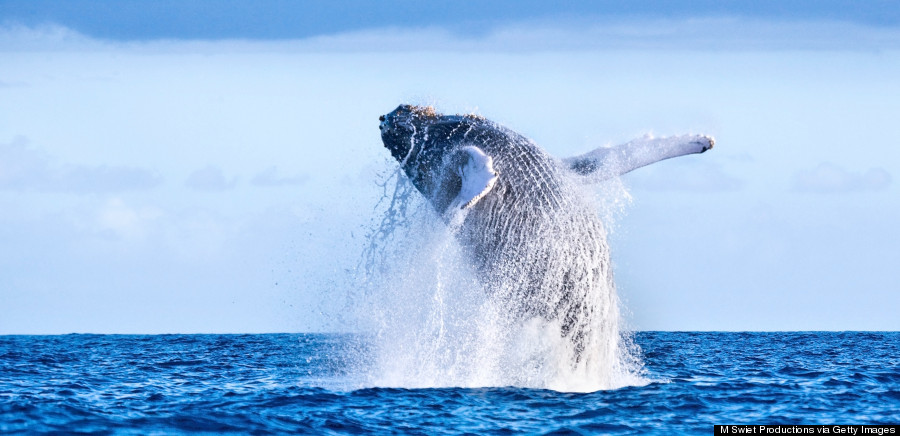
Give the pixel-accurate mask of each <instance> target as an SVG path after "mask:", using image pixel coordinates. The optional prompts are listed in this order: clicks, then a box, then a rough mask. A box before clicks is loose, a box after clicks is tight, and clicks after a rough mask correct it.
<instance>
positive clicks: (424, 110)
mask: <svg viewBox="0 0 900 436" xmlns="http://www.w3.org/2000/svg"><path fill="white" fill-rule="evenodd" d="M438 116H439V115H438V113H437V112H435V110H434V108H433V107H431V106H413V105H408V104H402V105H400V106H398V107H397V109H394V110H393V111H392V112H390V113H388V114H387V115H382V116H380V117H378V120H379V121H381V124H379V125H378V128H379V129H380V130H381V140H382V142H384V146H385V148H387V149H388V150H390V152H391V156H393V157H394V159H397V161H398V162H400V164H401V165H405V164H406V162H407V161H409V158H410V156H411V155H412V154H413V153H414V152H418V151H417V150H414V148H415V144H416V140H417V135H418V136H421V135H422V134H424V132H425V131H426V130H427V126H428V125H429V124H431V123H433V122H435V121H436V120H437V119H438Z"/></svg>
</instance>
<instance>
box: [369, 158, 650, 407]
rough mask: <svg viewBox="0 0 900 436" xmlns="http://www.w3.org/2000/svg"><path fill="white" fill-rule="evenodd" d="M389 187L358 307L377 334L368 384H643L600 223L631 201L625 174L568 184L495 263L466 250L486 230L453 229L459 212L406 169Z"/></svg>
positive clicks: (570, 387)
mask: <svg viewBox="0 0 900 436" xmlns="http://www.w3.org/2000/svg"><path fill="white" fill-rule="evenodd" d="M382 186H383V187H384V195H383V197H382V199H381V201H380V202H379V206H378V207H377V209H378V210H379V211H380V213H381V215H380V219H378V221H376V222H375V223H374V224H373V225H372V229H371V231H370V235H369V238H368V247H367V249H366V250H365V251H364V254H363V260H362V264H363V265H362V266H363V267H362V268H360V271H362V273H363V274H362V275H363V277H361V279H362V282H363V283H362V287H363V288H364V289H365V293H364V294H365V295H364V296H363V297H361V298H360V299H359V300H358V301H357V304H355V315H354V316H356V317H357V321H358V322H359V323H360V326H361V327H362V328H363V329H365V330H366V331H368V332H370V333H371V340H372V343H371V344H370V347H371V349H372V352H371V354H370V355H369V356H370V357H369V358H370V359H371V361H369V362H366V363H365V364H364V365H363V366H364V367H365V368H366V369H365V372H366V378H367V384H370V385H372V386H391V387H407V388H413V387H415V388H420V387H482V386H519V387H529V388H541V389H553V390H559V391H595V390H600V389H611V388H616V387H620V386H625V385H635V384H644V383H646V381H644V379H643V378H642V377H641V376H640V374H641V365H640V362H639V359H638V358H637V350H636V347H635V346H634V345H633V344H632V342H631V341H630V337H629V335H628V334H627V333H625V332H623V331H621V329H620V324H621V322H620V315H619V312H620V308H619V300H618V298H617V296H616V292H615V287H614V285H613V282H612V276H611V272H610V271H609V258H608V248H607V245H606V233H605V229H604V227H603V225H602V224H601V220H600V218H601V217H602V218H603V219H604V221H606V222H607V225H608V224H609V222H610V221H611V220H612V218H613V217H614V216H615V215H616V213H618V212H619V211H621V209H622V207H623V204H625V203H627V202H628V199H629V197H628V194H627V192H626V191H625V190H624V188H623V187H622V185H621V184H620V183H619V182H617V181H612V182H609V183H607V184H606V185H601V186H594V187H593V188H591V189H592V191H590V192H587V190H586V189H585V188H583V187H581V186H579V185H578V184H576V183H570V181H568V180H566V181H565V183H564V186H563V189H564V192H563V195H561V196H560V201H563V202H565V204H561V205H560V207H556V208H553V209H552V210H551V211H549V212H552V213H544V214H541V215H538V216H539V218H538V219H532V220H530V221H529V222H527V223H525V222H523V223H508V224H511V225H527V226H530V228H529V229H528V231H529V232H531V233H530V237H529V238H527V239H523V240H521V241H507V243H508V244H507V246H508V247H509V248H508V250H507V252H508V255H507V256H500V257H497V258H494V259H487V260H486V261H487V262H497V263H498V264H493V265H491V267H490V268H489V269H488V270H485V267H484V265H483V264H482V265H480V264H478V263H477V262H473V261H472V256H471V253H470V252H469V250H467V246H466V241H467V240H470V238H478V237H489V235H479V234H473V231H474V232H477V231H478V229H479V228H480V227H479V226H471V225H466V226H463V227H460V226H459V225H447V224H446V223H447V221H449V222H451V223H461V222H462V221H463V218H464V217H457V219H452V218H451V219H449V220H447V219H442V218H441V217H439V216H438V215H437V214H436V213H435V212H434V208H433V207H432V206H431V205H430V204H429V203H428V202H427V201H426V200H425V199H424V197H423V196H422V195H421V194H420V193H419V192H418V191H416V189H415V188H414V187H413V186H412V184H411V183H410V182H409V181H408V179H407V177H406V176H405V174H403V173H402V172H401V171H395V172H392V173H390V174H389V175H388V176H387V177H386V180H385V181H384V183H383V185H382ZM500 189H503V188H502V187H501V188H500ZM509 212H510V211H508V210H503V208H502V207H501V208H499V209H497V210H495V211H492V212H491V213H489V214H487V215H486V216H485V219H488V220H497V219H503V218H504V216H515V214H510V213H509ZM473 229H475V230H473ZM573 232H577V235H573V234H572V233H573ZM579 235H580V236H579ZM573 237H575V238H577V239H575V240H573ZM573 265H575V266H576V267H575V268H573ZM572 271H582V272H583V274H580V276H578V277H573V275H577V274H573V273H572ZM525 289H529V290H531V293H530V294H528V295H526V294H527V293H526V292H523V290H525Z"/></svg>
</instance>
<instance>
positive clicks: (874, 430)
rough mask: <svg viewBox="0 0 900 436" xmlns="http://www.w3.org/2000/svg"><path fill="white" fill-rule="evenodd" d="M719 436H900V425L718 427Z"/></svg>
mask: <svg viewBox="0 0 900 436" xmlns="http://www.w3.org/2000/svg"><path fill="white" fill-rule="evenodd" d="M714 427H715V434H716V436H719V435H723V436H725V435H727V436H733V435H742V434H756V435H800V434H811V435H822V434H827V435H850V436H862V435H877V436H882V435H900V425H897V424H893V425H716V426H714Z"/></svg>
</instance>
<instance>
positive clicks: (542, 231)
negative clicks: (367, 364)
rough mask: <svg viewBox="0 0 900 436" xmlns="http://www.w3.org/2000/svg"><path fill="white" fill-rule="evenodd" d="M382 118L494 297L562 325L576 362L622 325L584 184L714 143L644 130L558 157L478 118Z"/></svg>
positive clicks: (386, 136) (424, 113)
mask: <svg viewBox="0 0 900 436" xmlns="http://www.w3.org/2000/svg"><path fill="white" fill-rule="evenodd" d="M379 121H380V124H379V129H380V130H381V138H382V141H383V143H384V146H385V147H386V148H387V149H388V150H389V151H390V153H391V155H392V156H393V158H394V159H396V160H397V162H398V163H399V165H400V167H401V168H402V170H403V171H404V172H405V173H406V175H407V176H408V178H409V180H410V181H411V182H412V184H413V186H414V187H415V188H416V189H417V190H418V191H419V192H421V194H422V195H424V196H425V198H426V199H427V200H428V202H429V203H431V205H432V206H433V207H434V209H435V210H436V211H437V213H438V214H439V215H440V216H441V217H442V218H443V219H444V221H445V222H446V223H447V224H448V225H450V226H451V228H452V230H453V232H454V234H455V237H456V238H457V240H458V241H459V242H460V245H461V247H462V249H463V250H464V253H465V254H467V258H468V259H469V260H470V262H471V266H472V267H473V269H474V270H475V271H476V273H477V275H478V277H479V278H480V281H481V282H482V285H483V286H484V287H485V288H486V289H487V291H488V292H489V293H490V295H491V296H492V298H495V299H496V301H499V302H500V303H501V304H502V307H503V308H504V310H505V311H506V312H507V313H508V314H509V316H511V317H513V318H522V319H524V318H539V319H543V320H545V321H548V322H556V323H558V325H559V329H560V334H561V335H562V336H563V337H565V338H567V339H569V340H570V342H571V344H572V345H573V350H574V355H575V357H576V360H577V359H578V358H579V356H581V355H582V353H583V351H584V350H585V349H586V348H587V347H592V346H595V347H602V346H603V345H602V344H594V343H592V339H591V338H592V337H594V336H597V337H599V336H610V335H609V334H608V333H613V334H617V331H618V330H617V325H616V320H615V319H614V318H615V314H616V313H617V312H616V311H617V310H618V309H617V297H616V292H615V285H614V283H613V276H612V270H611V267H610V258H609V246H608V244H607V241H606V230H605V228H604V226H603V223H602V222H601V220H600V217H599V216H598V213H597V211H596V210H594V208H593V207H592V205H591V204H590V203H589V202H587V201H585V199H584V198H583V196H582V195H580V194H579V190H578V189H577V185H578V184H580V183H582V182H587V183H592V182H598V181H602V180H605V179H609V178H613V177H616V176H619V175H621V174H624V173H627V172H629V171H631V170H633V169H636V168H639V167H642V166H644V165H648V164H651V163H653V162H657V161H660V160H663V159H668V158H672V157H676V156H682V155H686V154H692V153H703V152H705V151H707V150H709V149H710V148H712V146H713V144H714V141H713V139H712V138H711V137H708V136H703V135H685V136H677V137H669V138H651V137H645V138H640V139H636V140H634V141H631V142H628V143H626V144H622V145H620V146H616V147H603V148H599V149H597V150H594V151H591V152H589V153H586V154H584V155H581V156H575V157H571V158H566V159H556V158H554V157H552V156H550V155H549V154H548V153H546V152H545V151H544V150H543V149H541V148H540V147H539V146H538V145H537V144H535V143H534V142H533V141H531V140H530V139H528V138H526V137H525V136H523V135H521V134H519V133H516V132H514V131H512V130H510V129H508V128H506V127H504V126H502V125H500V124H498V123H495V122H493V121H490V120H488V119H486V118H484V117H482V116H478V115H443V114H440V113H438V112H436V111H435V110H434V108H432V107H430V106H427V107H423V106H413V105H400V106H399V107H397V108H396V109H395V110H393V111H392V112H390V113H388V114H386V115H382V116H381V117H379ZM604 331H605V332H606V333H607V334H606V335H604V334H603V332H604ZM592 332H593V333H600V334H599V335H593V336H592Z"/></svg>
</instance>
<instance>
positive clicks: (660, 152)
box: [563, 135, 716, 182]
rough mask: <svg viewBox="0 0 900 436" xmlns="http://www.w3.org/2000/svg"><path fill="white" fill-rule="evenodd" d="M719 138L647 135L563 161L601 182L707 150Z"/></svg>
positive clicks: (572, 168)
mask: <svg viewBox="0 0 900 436" xmlns="http://www.w3.org/2000/svg"><path fill="white" fill-rule="evenodd" d="M715 143H716V141H715V140H714V139H713V138H712V137H711V136H706V135H683V136H670V137H668V138H654V137H652V136H645V137H643V138H639V139H635V140H633V141H630V142H627V143H625V144H622V145H617V146H615V147H601V148H598V149H596V150H594V151H591V152H588V153H585V154H583V155H581V156H575V157H570V158H567V159H563V165H565V166H566V167H567V168H569V169H570V170H572V171H574V172H575V173H577V174H580V175H582V176H586V178H587V180H588V181H590V182H599V181H602V180H606V179H610V178H613V177H616V176H620V175H622V174H625V173H627V172H629V171H631V170H634V169H637V168H640V167H642V166H645V165H650V164H652V163H654V162H659V161H661V160H664V159H669V158H673V157H678V156H684V155H686V154H694V153H703V152H704V151H706V150H709V149H711V148H712V147H713V145H714V144H715Z"/></svg>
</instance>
